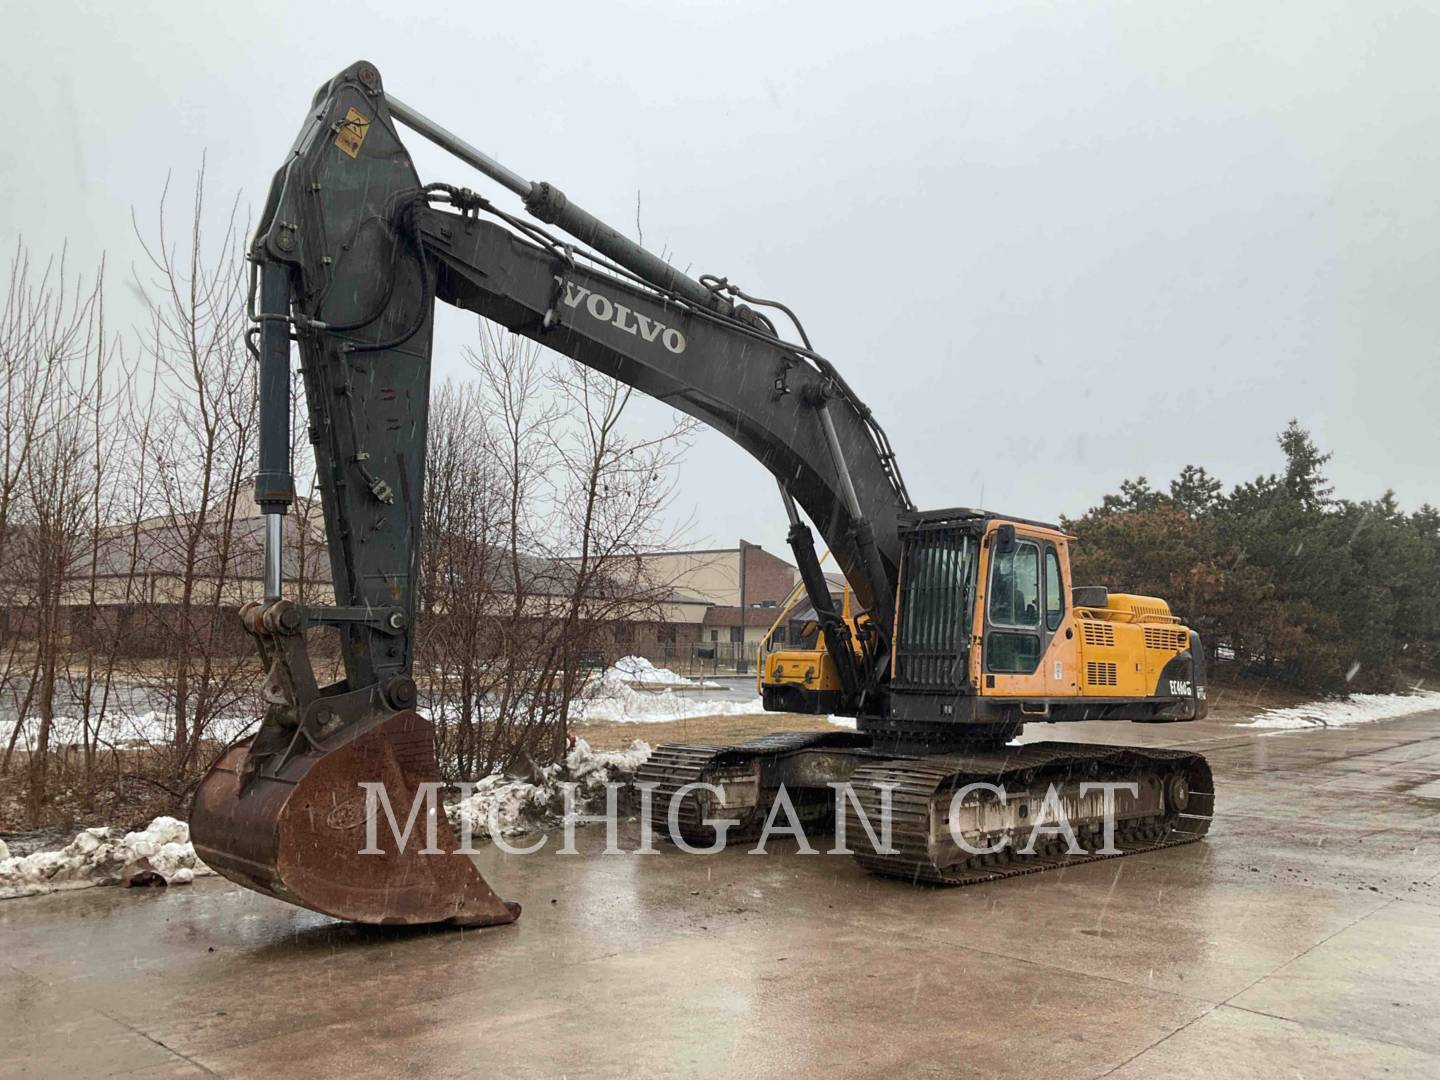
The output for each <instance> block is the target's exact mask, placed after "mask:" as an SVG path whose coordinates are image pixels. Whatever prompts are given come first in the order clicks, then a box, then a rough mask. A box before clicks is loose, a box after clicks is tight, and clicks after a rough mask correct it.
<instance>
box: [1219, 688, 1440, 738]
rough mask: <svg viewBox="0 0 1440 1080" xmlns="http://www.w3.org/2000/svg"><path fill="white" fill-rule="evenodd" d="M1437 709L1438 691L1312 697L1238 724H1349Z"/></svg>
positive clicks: (1273, 726)
mask: <svg viewBox="0 0 1440 1080" xmlns="http://www.w3.org/2000/svg"><path fill="white" fill-rule="evenodd" d="M1431 709H1440V691H1437V690H1420V691H1417V692H1415V693H1413V694H1351V695H1350V696H1349V697H1348V698H1344V699H1336V700H1332V701H1311V702H1307V703H1306V704H1304V705H1295V706H1293V707H1291V708H1288V709H1266V710H1265V711H1264V712H1261V713H1258V714H1257V715H1256V717H1255V719H1253V720H1251V721H1250V722H1249V723H1248V724H1240V725H1238V726H1239V727H1247V728H1282V729H1283V728H1289V729H1298V728H1313V727H1350V726H1352V725H1354V724H1369V723H1373V722H1375V721H1376V720H1390V719H1393V718H1394V717H1397V716H1408V715H1409V714H1411V713H1417V712H1428V711H1429V710H1431Z"/></svg>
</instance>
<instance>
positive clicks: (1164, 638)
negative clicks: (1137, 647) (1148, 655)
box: [1145, 626, 1190, 651]
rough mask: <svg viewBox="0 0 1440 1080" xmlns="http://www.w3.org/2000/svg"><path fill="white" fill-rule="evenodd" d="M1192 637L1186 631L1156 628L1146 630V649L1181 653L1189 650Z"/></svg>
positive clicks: (1150, 627) (1149, 627) (1148, 627)
mask: <svg viewBox="0 0 1440 1080" xmlns="http://www.w3.org/2000/svg"><path fill="white" fill-rule="evenodd" d="M1189 646H1190V635H1189V633H1187V632H1186V631H1184V630H1169V629H1162V628H1160V627H1156V626H1147V627H1146V628H1145V647H1146V648H1147V649H1172V650H1175V651H1179V650H1181V649H1186V648H1189Z"/></svg>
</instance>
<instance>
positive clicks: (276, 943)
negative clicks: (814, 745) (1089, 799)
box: [0, 712, 1440, 1080]
mask: <svg viewBox="0 0 1440 1080" xmlns="http://www.w3.org/2000/svg"><path fill="white" fill-rule="evenodd" d="M760 719H761V720H765V721H768V722H769V723H770V724H771V725H772V726H773V724H774V718H770V717H763V718H760ZM746 722H747V723H748V721H746ZM713 731H714V728H713V727H712V728H710V729H709V731H707V732H706V734H707V735H709V734H710V733H712V732H713ZM1028 734H1029V733H1028V732H1027V735H1028ZM1043 734H1044V736H1052V735H1053V737H1056V738H1061V739H1077V740H1082V741H1083V740H1087V739H1089V740H1095V739H1105V740H1107V741H1108V740H1109V739H1114V738H1116V737H1117V736H1119V735H1121V734H1123V737H1124V739H1125V741H1127V742H1129V741H1142V742H1146V743H1154V744H1157V745H1158V744H1168V745H1181V744H1183V745H1184V746H1186V748H1187V749H1191V750H1197V751H1200V752H1203V753H1204V754H1205V755H1206V756H1207V757H1208V758H1209V760H1210V761H1211V763H1212V765H1213V767H1214V770H1215V776H1216V783H1217V792H1218V805H1217V815H1216V822H1215V826H1214V828H1213V829H1212V830H1211V833H1210V835H1209V837H1207V839H1206V840H1205V841H1203V842H1202V843H1198V844H1192V845H1187V846H1185V847H1181V848H1173V849H1169V850H1166V851H1160V852H1153V853H1150V854H1146V855H1139V856H1133V857H1130V858H1125V859H1116V860H1108V861H1102V862H1094V863H1089V864H1085V865H1080V866H1073V867H1068V868H1065V869H1062V870H1055V871H1050V872H1048V873H1042V874H1034V875H1030V876H1025V877H1017V878H1011V879H1008V880H1006V881H1002V882H997V883H992V884H988V885H982V886H978V887H975V888H968V889H959V890H944V889H933V888H918V887H915V886H912V885H910V884H908V883H905V882H899V881H891V880H887V879H882V878H875V877H872V876H869V875H867V874H865V873H864V872H863V871H862V870H861V869H860V868H859V867H858V866H857V865H855V863H854V862H853V861H852V860H851V859H850V858H849V857H848V856H844V855H829V854H824V853H823V852H822V853H820V854H816V855H808V856H807V855H802V854H800V853H799V852H797V851H796V849H795V845H794V842H793V841H777V842H775V843H773V844H772V845H771V847H770V849H769V851H768V854H766V855H755V854H751V853H750V852H749V851H748V850H744V849H743V847H744V846H743V845H742V848H741V849H732V850H727V851H725V852H722V853H720V854H717V855H711V856H688V855H685V854H683V853H682V852H680V851H678V850H676V849H674V848H671V847H669V846H662V847H661V849H660V850H659V851H658V852H657V853H656V854H653V855H645V856H642V855H638V854H636V853H635V847H636V842H637V841H636V836H635V835H634V826H632V825H626V826H623V827H622V829H621V834H620V837H619V841H620V843H619V847H620V850H621V853H620V854H615V855H606V854H604V852H603V848H604V845H605V835H604V832H605V830H603V829H599V828H591V829H582V830H580V831H579V832H578V834H577V841H578V848H579V854H578V855H575V856H565V855H561V854H559V853H558V852H557V848H558V847H559V840H558V838H557V837H555V836H553V835H552V836H550V837H547V838H546V839H547V840H548V841H553V842H548V843H547V845H546V847H545V848H544V849H543V850H542V851H541V852H540V853H538V854H535V855H529V856H522V855H507V854H504V853H502V852H499V851H497V850H496V849H494V848H486V849H485V850H484V852H483V853H482V854H481V855H480V856H478V857H477V860H476V861H477V865H478V866H479V868H480V870H481V872H482V873H484V874H485V876H486V878H487V880H489V881H490V883H491V884H492V885H493V886H494V887H495V888H496V889H497V890H498V891H500V893H501V895H503V896H506V897H511V898H514V899H517V900H520V901H521V902H522V903H523V904H524V905H525V913H524V915H523V916H522V917H521V918H520V920H519V921H518V922H517V923H515V924H514V925H512V926H507V927H502V928H496V929H492V930H483V931H478V932H477V931H467V932H460V931H433V930H418V931H416V930H411V931H406V930H402V929H396V928H390V929H386V928H376V927H368V928H367V927H356V926H351V925H346V924H341V923H336V922H335V921H333V920H331V919H327V918H325V917H323V916H320V915H316V914H313V913H311V912H307V911H302V910H299V909H297V908H293V907H290V906H288V905H286V904H283V903H280V902H278V901H275V900H270V899H268V898H265V897H262V896H259V895H257V894H254V893H249V892H246V891H244V890H242V889H239V888H237V887H235V886H233V885H230V884H229V883H227V882H225V881H222V880H219V879H215V878H209V879H202V880H201V881H200V882H197V883H196V884H195V885H193V886H186V887H175V888H172V889H169V890H163V889H162V890H153V891H143V890H142V891H135V890H124V889H114V888H110V889H91V890H88V891H85V892H77V893H68V894H65V893H60V894H55V895H51V896H45V897H38V898H33V899H28V900H15V901H6V902H0V943H3V948H0V1075H4V1076H12V1075H13V1076H20V1075H36V1076H62V1075H63V1076H99V1075H124V1076H132V1077H141V1076H144V1077H182V1076H214V1075H219V1076H277V1075H304V1076H308V1077H314V1078H316V1080H326V1078H329V1077H347V1078H348V1077H354V1076H404V1075H424V1076H426V1077H429V1078H447V1077H471V1076H485V1077H488V1076H570V1077H589V1076H603V1077H632V1076H759V1077H765V1076H812V1075H824V1076H833V1077H848V1076H875V1075H905V1076H937V1077H939V1076H944V1077H952V1076H985V1077H999V1078H1004V1077H1024V1078H1027V1080H1028V1078H1033V1077H1064V1078H1067V1080H1068V1078H1071V1077H1082V1078H1090V1077H1106V1078H1111V1080H1141V1078H1149V1077H1157V1076H1163V1077H1178V1078H1194V1080H1215V1078H1217V1077H1225V1078H1227V1080H1228V1078H1230V1077H1256V1078H1264V1080H1273V1078H1274V1077H1277V1076H1285V1077H1292V1076H1301V1077H1305V1078H1307V1080H1319V1078H1326V1077H1336V1078H1340V1077H1343V1078H1346V1080H1349V1078H1352V1077H1359V1076H1365V1077H1370V1076H1381V1075H1384V1076H1390V1077H1427V1078H1433V1077H1436V1076H1440V1010H1437V1009H1436V1008H1435V1003H1436V1001H1437V1000H1440V784H1437V782H1436V781H1437V778H1440V712H1432V713H1428V714H1416V715H1412V716H1409V717H1406V718H1404V719H1400V720H1394V721H1389V722H1385V723H1375V724H1367V725H1364V726H1361V727H1357V728H1332V729H1328V730H1325V729H1309V730H1304V731H1281V732H1276V731H1266V730H1255V729H1245V728H1236V727H1233V726H1231V725H1229V724H1226V723H1224V722H1223V721H1209V722H1205V723H1201V724H1192V725H1166V726H1161V727H1144V726H1139V725H1128V724H1127V725H1123V732H1120V731H1114V730H1111V725H1088V726H1087V725H1076V726H1071V727H1068V728H1067V727H1065V726H1060V727H1057V728H1056V729H1054V730H1053V732H1052V731H1049V730H1047V731H1045V732H1044V733H1043ZM818 846H820V847H821V848H822V849H823V848H825V847H828V842H827V841H823V840H822V841H820V843H819V845H818Z"/></svg>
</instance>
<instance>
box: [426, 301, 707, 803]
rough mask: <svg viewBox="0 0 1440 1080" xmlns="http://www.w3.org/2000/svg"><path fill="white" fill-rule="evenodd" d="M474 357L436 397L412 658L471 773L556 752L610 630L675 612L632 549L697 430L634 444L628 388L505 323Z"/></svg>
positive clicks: (649, 528)
mask: <svg viewBox="0 0 1440 1080" xmlns="http://www.w3.org/2000/svg"><path fill="white" fill-rule="evenodd" d="M469 358H470V360H471V362H472V365H473V367H474V369H475V372H476V376H477V377H476V379H475V380H474V381H473V382H468V383H461V384H446V385H445V386H442V387H441V388H439V389H438V390H437V391H436V393H435V394H433V395H432V399H433V404H432V407H431V424H430V437H429V449H428V457H427V466H426V493H427V494H426V511H425V525H424V530H423V535H424V541H423V553H422V562H421V604H420V606H419V612H420V618H419V637H418V639H417V664H416V669H417V675H418V676H419V677H420V681H421V684H422V687H424V688H425V689H426V691H427V703H428V704H429V706H430V708H431V711H432V714H433V715H434V716H435V718H436V721H437V728H438V731H439V737H440V744H441V751H442V757H443V758H444V760H445V761H446V763H447V765H449V766H450V767H452V768H453V769H454V770H455V771H456V773H457V774H460V775H475V774H484V773H486V772H489V771H492V770H493V769H496V768H503V767H507V766H510V765H513V764H515V763H516V762H523V761H524V760H525V759H526V758H527V757H536V758H538V757H554V756H556V755H558V754H559V753H561V752H562V751H563V747H564V745H565V737H566V732H567V725H568V719H569V712H570V705H571V702H572V701H573V699H574V697H575V695H576V694H577V693H579V692H580V691H581V689H582V687H583V685H584V682H585V679H586V677H587V676H588V674H589V673H590V671H591V670H593V668H594V667H595V666H596V665H597V664H598V663H599V662H600V660H601V658H602V657H603V656H604V654H605V652H606V650H607V649H608V647H609V646H610V643H611V641H612V640H613V637H614V628H615V626H616V625H617V624H618V623H622V622H629V621H634V620H637V619H653V618H657V617H659V616H661V615H662V614H663V610H662V609H663V606H664V600H665V598H666V597H667V596H668V594H669V589H668V586H667V585H666V584H665V583H657V582H653V581H649V580H646V579H645V577H644V575H643V573H642V572H641V563H640V561H639V560H638V559H637V558H636V557H635V556H636V555H637V554H638V553H639V552H640V551H641V550H643V549H646V548H650V547H652V546H653V545H656V544H663V543H664V542H665V540H666V539H667V538H665V537H662V536H660V535H659V519H660V516H661V510H662V509H663V508H664V506H665V503H666V500H667V498H668V493H669V485H670V478H671V475H672V472H673V470H672V468H671V466H672V465H673V464H674V461H675V460H676V458H677V456H678V454H679V452H680V450H681V449H682V447H683V445H684V436H685V435H686V433H687V432H688V430H689V424H688V422H682V423H678V424H676V425H674V426H673V427H672V428H670V429H668V430H666V431H664V432H662V433H660V434H658V435H657V436H655V437H654V438H652V439H647V440H635V439H631V438H628V437H626V435H625V434H624V432H623V425H622V423H621V419H622V416H623V415H624V413H625V408H626V404H627V403H628V401H629V391H628V390H625V389H624V388H622V387H620V386H619V385H618V384H616V383H614V382H613V381H611V380H608V379H605V378H603V377H602V376H599V375H597V374H596V373H594V372H591V371H588V370H585V369H582V368H579V367H577V366H575V365H572V364H571V363H569V362H568V361H561V360H560V359H559V358H557V357H553V356H549V355H547V354H546V353H545V352H544V351H543V350H541V349H540V348H539V347H538V346H536V345H534V344H531V343H529V342H527V341H525V340H524V339H521V338H518V337H515V336H513V335H510V334H507V333H505V332H503V331H500V330H496V329H487V331H486V332H485V333H484V335H483V336H482V338H481V341H480V346H479V348H478V349H477V350H476V351H475V352H473V353H472V354H470V357H469Z"/></svg>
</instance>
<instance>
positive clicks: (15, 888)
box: [0, 817, 214, 900]
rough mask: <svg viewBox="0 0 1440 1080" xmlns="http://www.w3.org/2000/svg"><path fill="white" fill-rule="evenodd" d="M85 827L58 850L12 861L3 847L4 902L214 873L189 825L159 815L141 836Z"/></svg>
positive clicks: (178, 881) (0, 878)
mask: <svg viewBox="0 0 1440 1080" xmlns="http://www.w3.org/2000/svg"><path fill="white" fill-rule="evenodd" d="M116 834H117V830H115V829H86V830H85V831H84V832H82V833H79V834H77V835H76V837H75V839H74V840H72V841H70V843H69V844H68V845H66V846H65V847H63V848H61V849H60V850H59V851H37V852H35V854H33V855H26V856H24V857H23V858H20V857H16V858H8V857H7V856H8V855H9V852H8V850H6V848H5V845H4V844H3V843H0V900H4V899H9V898H11V897H16V896H34V895H36V894H38V893H47V892H57V891H59V890H61V889H88V888H90V887H91V886H94V885H120V884H125V885H142V884H143V885H150V884H160V883H164V884H167V885H186V884H188V883H189V882H191V881H193V880H194V879H195V877H196V875H197V874H210V873H213V872H214V871H212V870H211V869H210V868H209V867H208V866H206V865H205V864H204V863H202V862H200V861H199V860H198V859H197V858H196V857H195V849H194V848H193V847H191V846H190V827H189V826H188V825H186V824H185V822H183V821H177V820H176V819H175V818H172V817H157V818H156V819H155V820H154V821H152V822H150V824H149V825H148V826H146V827H145V828H144V829H143V830H141V831H140V832H132V833H126V834H125V835H124V836H123V837H120V836H117V835H116Z"/></svg>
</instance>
